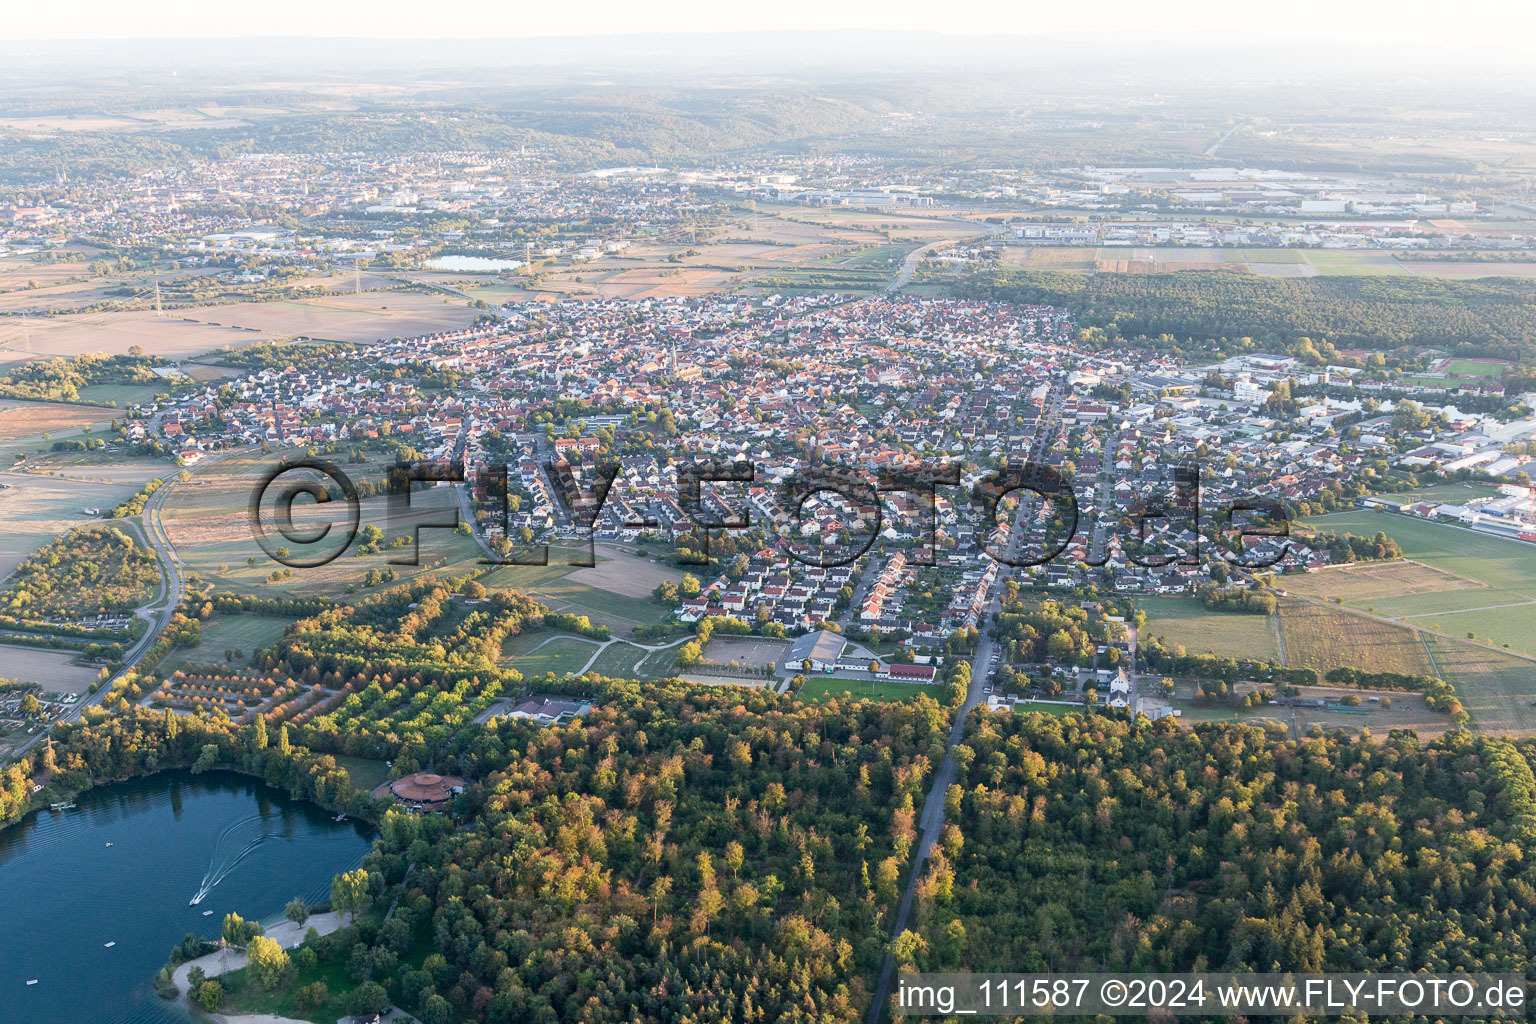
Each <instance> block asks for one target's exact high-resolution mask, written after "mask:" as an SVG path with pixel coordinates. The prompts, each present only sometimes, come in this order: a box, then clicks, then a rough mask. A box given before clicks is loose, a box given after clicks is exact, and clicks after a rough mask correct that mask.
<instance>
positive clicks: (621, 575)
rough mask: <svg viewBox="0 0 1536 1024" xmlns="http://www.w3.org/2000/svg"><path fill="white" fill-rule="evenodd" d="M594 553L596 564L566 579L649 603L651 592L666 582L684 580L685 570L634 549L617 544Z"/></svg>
mask: <svg viewBox="0 0 1536 1024" xmlns="http://www.w3.org/2000/svg"><path fill="white" fill-rule="evenodd" d="M594 553H595V554H596V556H597V558H596V561H597V565H595V566H580V567H577V568H575V569H573V570H572V571H571V572H570V574H569V575H567V576H566V579H568V580H570V581H571V582H573V583H580V584H583V585H585V586H589V587H595V588H597V589H598V590H606V591H608V592H609V593H612V594H618V595H620V596H622V597H630V598H634V599H636V600H639V601H649V600H650V597H651V591H653V590H655V589H656V587H657V586H658V585H660V584H661V583H662V582H663V581H666V580H671V581H672V582H673V583H676V582H677V581H678V580H680V579H682V578H683V572H682V570H680V569H675V568H673V567H672V566H669V565H664V564H662V563H660V562H654V561H652V560H651V559H649V558H645V557H643V556H640V555H636V554H635V553H634V550H633V549H631V548H625V547H621V546H620V545H617V544H598V545H596V546H595V549H594Z"/></svg>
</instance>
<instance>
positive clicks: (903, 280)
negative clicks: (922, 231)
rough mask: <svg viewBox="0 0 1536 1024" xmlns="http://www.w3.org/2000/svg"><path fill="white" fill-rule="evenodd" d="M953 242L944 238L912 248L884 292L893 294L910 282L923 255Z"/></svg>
mask: <svg viewBox="0 0 1536 1024" xmlns="http://www.w3.org/2000/svg"><path fill="white" fill-rule="evenodd" d="M954 244H955V240H954V239H953V238H945V239H943V240H941V241H938V242H933V243H931V244H929V245H925V246H923V247H922V248H921V249H913V250H912V251H911V252H909V253H907V258H906V259H904V260H902V261H901V269H900V270H898V271H897V272H896V277H895V278H894V279H893V280H892V281H891V283H890V284H889V285H887V286H886V288H885V290H886V292H888V293H889V294H891V295H895V294H896V293H897V292H899V291H901V290H902V289H903V288H905V287H906V286H907V285H909V284H911V283H912V278H913V277H914V276H915V275H916V274H917V265H918V264H919V263H921V262H923V257H925V256H927V255H928V254H929V253H931V252H933V251H934V250H936V249H943V248H945V247H947V246H951V245H954Z"/></svg>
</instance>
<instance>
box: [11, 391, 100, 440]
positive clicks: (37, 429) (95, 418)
mask: <svg viewBox="0 0 1536 1024" xmlns="http://www.w3.org/2000/svg"><path fill="white" fill-rule="evenodd" d="M112 416H113V413H112V411H111V410H110V409H102V408H97V407H93V406H89V405H70V404H68V403H65V402H19V401H14V400H10V399H0V443H5V442H8V441H17V440H21V439H24V438H37V441H38V446H40V447H45V448H46V447H47V446H48V445H49V444H50V443H51V441H45V440H44V439H43V436H42V435H44V434H58V433H60V432H61V431H74V430H79V429H80V428H81V427H86V426H89V427H92V428H95V427H96V426H97V425H98V424H99V425H100V426H101V427H102V428H106V427H107V426H109V425H110V424H111V422H112Z"/></svg>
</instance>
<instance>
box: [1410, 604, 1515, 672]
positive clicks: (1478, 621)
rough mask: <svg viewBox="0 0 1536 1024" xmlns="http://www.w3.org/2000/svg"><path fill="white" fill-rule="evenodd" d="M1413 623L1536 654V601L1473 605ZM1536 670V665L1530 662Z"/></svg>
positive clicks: (1417, 618)
mask: <svg viewBox="0 0 1536 1024" xmlns="http://www.w3.org/2000/svg"><path fill="white" fill-rule="evenodd" d="M1411 621H1412V623H1413V624H1414V625H1420V626H1426V627H1428V628H1430V629H1438V630H1440V631H1441V632H1443V633H1455V634H1465V633H1471V634H1473V638H1474V639H1477V640H1481V641H1483V642H1484V643H1492V644H1495V645H1498V646H1501V647H1512V648H1514V649H1515V650H1517V651H1524V652H1525V653H1527V654H1536V603H1532V602H1527V603H1525V604H1520V605H1513V606H1510V607H1503V608H1500V607H1485V608H1474V609H1469V610H1466V611H1460V612H1447V613H1446V614H1444V615H1421V616H1415V617H1414V618H1413V619H1412V620H1411ZM1531 671H1532V673H1536V665H1532V666H1531Z"/></svg>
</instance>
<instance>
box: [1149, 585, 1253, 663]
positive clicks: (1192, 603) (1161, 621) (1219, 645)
mask: <svg viewBox="0 0 1536 1024" xmlns="http://www.w3.org/2000/svg"><path fill="white" fill-rule="evenodd" d="M1136 607H1138V608H1141V609H1143V610H1145V611H1146V613H1147V624H1146V626H1145V627H1144V628H1143V629H1142V631H1141V632H1142V633H1144V634H1146V635H1149V636H1160V637H1162V638H1163V639H1164V640H1166V641H1168V642H1169V643H1170V644H1182V645H1183V646H1184V650H1185V651H1186V652H1188V653H1190V654H1206V653H1210V654H1218V655H1227V656H1231V657H1233V658H1251V659H1253V660H1255V661H1276V662H1278V661H1279V660H1280V647H1279V644H1278V643H1277V641H1276V638H1275V623H1274V622H1273V620H1272V619H1271V617H1270V616H1268V615H1246V614H1241V613H1236V612H1213V611H1207V610H1206V609H1205V607H1204V606H1202V605H1201V604H1200V602H1199V601H1197V600H1195V599H1194V598H1192V597H1144V598H1141V599H1139V600H1138V601H1137V602H1136Z"/></svg>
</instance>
